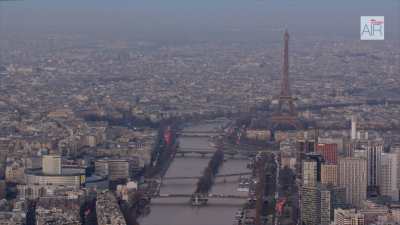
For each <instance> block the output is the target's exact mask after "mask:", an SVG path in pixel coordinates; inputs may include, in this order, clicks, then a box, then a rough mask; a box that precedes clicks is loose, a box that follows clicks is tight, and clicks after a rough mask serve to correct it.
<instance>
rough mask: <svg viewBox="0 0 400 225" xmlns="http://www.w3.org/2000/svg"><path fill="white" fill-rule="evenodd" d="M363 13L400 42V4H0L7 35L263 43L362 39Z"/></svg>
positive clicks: (97, 0)
mask: <svg viewBox="0 0 400 225" xmlns="http://www.w3.org/2000/svg"><path fill="white" fill-rule="evenodd" d="M362 15H371V16H385V31H386V32H387V33H386V36H387V37H388V38H391V39H400V37H399V35H400V32H399V29H400V28H399V27H400V1H398V0H379V1H378V0H376V1H371V0H329V1H328V0H131V1H128V0H22V1H3V2H2V1H1V0H0V32H1V33H3V32H55V33H57V32H77V33H85V34H98V35H102V34H104V35H106V34H107V35H116V36H135V37H139V38H148V39H160V40H162V39H163V38H169V39H170V38H172V39H174V38H175V39H177V40H179V39H189V40H190V39H198V40H202V39H204V40H206V39H218V38H221V37H224V36H229V37H230V38H232V36H235V34H237V36H238V38H240V39H246V38H247V37H248V38H249V39H260V40H261V39H262V38H263V37H264V36H265V34H267V33H271V32H274V31H276V29H282V28H284V27H287V28H289V29H290V30H291V31H295V32H297V33H299V34H304V35H318V36H324V35H326V36H331V35H334V36H340V37H344V38H358V36H359V20H360V16H362ZM1 33H0V35H1ZM227 34H229V35H227ZM226 38H228V37H226ZM233 39H234V38H233Z"/></svg>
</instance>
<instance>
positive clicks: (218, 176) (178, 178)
mask: <svg viewBox="0 0 400 225" xmlns="http://www.w3.org/2000/svg"><path fill="white" fill-rule="evenodd" d="M248 175H252V173H251V172H244V173H231V174H219V175H216V176H215V178H225V177H240V176H248ZM200 178H201V176H180V177H178V176H177V177H164V178H162V179H163V180H192V179H196V180H198V179H200Z"/></svg>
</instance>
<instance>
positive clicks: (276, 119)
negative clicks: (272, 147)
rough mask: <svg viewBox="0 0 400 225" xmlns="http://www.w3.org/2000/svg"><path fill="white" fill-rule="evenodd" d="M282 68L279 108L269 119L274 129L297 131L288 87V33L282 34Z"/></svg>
mask: <svg viewBox="0 0 400 225" xmlns="http://www.w3.org/2000/svg"><path fill="white" fill-rule="evenodd" d="M283 39H284V49H283V66H282V83H281V91H280V94H279V96H278V101H279V106H278V109H277V111H276V112H275V113H274V115H273V116H272V118H271V121H272V124H273V128H274V129H299V128H300V127H301V124H300V123H299V121H298V120H297V113H296V111H295V108H294V103H293V101H294V100H293V97H292V94H291V92H290V86H289V33H288V31H287V30H286V31H285V34H284V38H283Z"/></svg>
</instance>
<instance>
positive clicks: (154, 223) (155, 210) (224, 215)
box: [139, 122, 249, 225]
mask: <svg viewBox="0 0 400 225" xmlns="http://www.w3.org/2000/svg"><path fill="white" fill-rule="evenodd" d="M221 125H222V122H213V123H202V124H196V125H191V126H188V127H186V128H185V129H184V130H185V131H202V132H204V131H215V130H216V129H218V127H219V126H221ZM179 142H180V148H181V150H183V151H184V150H185V148H186V149H190V148H196V149H203V150H204V151H210V150H215V148H214V147H212V146H211V145H210V142H209V140H208V138H204V137H180V138H179ZM226 158H227V161H225V162H224V164H223V165H222V167H221V169H220V172H219V174H229V173H241V172H249V170H248V169H247V168H246V164H247V161H246V160H243V159H242V160H240V159H229V158H228V157H226ZM208 161H209V157H206V158H201V157H199V156H197V157H185V158H179V157H177V158H175V159H174V161H173V162H172V164H171V166H170V168H169V170H168V172H167V174H166V177H180V176H200V175H201V174H202V172H203V170H204V168H205V167H206V166H207V164H208ZM196 182H197V180H165V181H164V182H163V186H162V187H161V194H192V193H193V192H194V190H195V188H196ZM238 184H239V182H238V178H237V177H232V178H229V179H228V180H223V179H222V178H218V179H217V180H216V182H215V184H214V186H213V188H212V189H211V193H212V194H231V195H247V194H246V193H245V192H239V191H237V188H238ZM244 201H245V200H243V199H210V200H209V201H208V204H207V206H204V207H193V206H191V205H190V203H189V199H185V198H176V199H153V200H152V204H151V213H150V214H149V215H148V216H147V217H144V218H142V219H141V221H139V222H140V224H141V225H232V224H233V222H234V217H235V213H236V211H237V210H238V209H239V208H240V207H241V206H242V204H243V203H244Z"/></svg>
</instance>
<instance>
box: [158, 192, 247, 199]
mask: <svg viewBox="0 0 400 225" xmlns="http://www.w3.org/2000/svg"><path fill="white" fill-rule="evenodd" d="M192 197H193V194H158V195H156V196H153V197H151V198H153V199H154V198H192ZM201 197H202V198H207V199H210V198H214V199H224V198H225V199H226V198H228V199H248V198H249V197H248V196H244V195H225V194H211V193H210V194H203V195H202V196H201Z"/></svg>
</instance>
